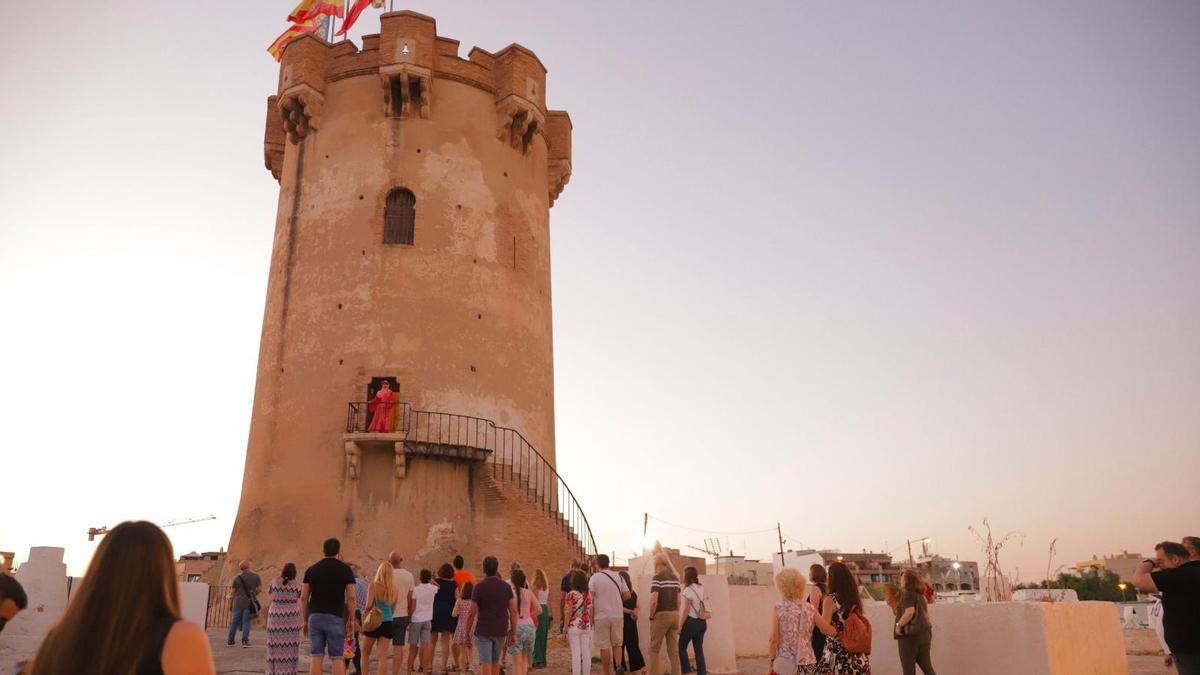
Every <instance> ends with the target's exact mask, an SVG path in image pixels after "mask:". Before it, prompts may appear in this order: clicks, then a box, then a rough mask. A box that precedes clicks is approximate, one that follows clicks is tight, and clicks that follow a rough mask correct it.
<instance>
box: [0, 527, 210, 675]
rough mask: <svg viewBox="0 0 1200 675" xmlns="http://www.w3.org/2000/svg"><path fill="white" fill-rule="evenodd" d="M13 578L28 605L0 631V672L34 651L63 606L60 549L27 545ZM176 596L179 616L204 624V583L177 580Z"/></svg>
mask: <svg viewBox="0 0 1200 675" xmlns="http://www.w3.org/2000/svg"><path fill="white" fill-rule="evenodd" d="M16 578H17V581H19V582H20V583H21V586H22V587H23V588H24V589H25V594H26V595H27V596H29V606H28V607H27V608H26V609H25V610H24V611H22V612H21V613H19V614H17V616H16V618H15V619H13V620H12V621H10V622H9V623H8V625H7V626H5V628H4V632H3V633H0V673H3V674H4V675H8V673H11V672H13V671H14V670H15V668H16V664H18V663H20V662H21V661H25V660H28V659H31V658H33V656H34V655H35V654H37V650H38V647H39V646H40V645H41V643H42V640H43V639H44V638H45V637H46V633H48V632H49V631H50V628H51V627H53V626H54V624H55V623H56V622H57V621H58V619H59V617H61V616H62V614H63V610H65V609H66V607H67V599H68V598H67V589H68V579H67V566H66V565H65V564H63V549H61V548H56V547H51V546H35V547H33V548H31V549H29V559H28V560H27V561H25V563H24V564H22V565H21V566H20V567H19V568H18V569H17V573H16ZM79 581H80V580H79V579H74V580H72V582H71V583H72V585H73V586H75V587H76V588H77V587H78V584H79ZM179 600H180V603H181V604H182V611H183V618H185V619H187V620H188V621H194V622H195V623H197V624H199V625H200V626H204V615H205V613H206V612H207V611H208V584H204V583H181V584H179Z"/></svg>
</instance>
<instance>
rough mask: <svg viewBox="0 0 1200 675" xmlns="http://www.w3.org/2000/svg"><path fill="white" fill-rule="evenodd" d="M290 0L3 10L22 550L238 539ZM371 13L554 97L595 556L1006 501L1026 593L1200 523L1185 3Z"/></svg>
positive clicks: (935, 536) (8, 351)
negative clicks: (412, 16) (447, 42)
mask: <svg viewBox="0 0 1200 675" xmlns="http://www.w3.org/2000/svg"><path fill="white" fill-rule="evenodd" d="M101 4H102V5H103V9H99V7H101ZM293 4H294V2H293V1H292V0H264V1H261V2H243V3H237V4H236V5H232V4H228V3H204V6H205V7H206V8H209V7H211V9H210V10H208V11H206V12H197V9H196V8H197V5H196V4H195V3H176V2H144V3H91V2H88V3H85V2H63V3H23V4H22V6H21V7H20V8H19V11H18V10H17V9H9V10H7V11H6V12H5V17H6V19H5V23H6V31H5V33H6V35H5V38H4V40H3V42H0V54H2V58H0V92H3V93H2V94H0V205H2V208H0V326H3V328H2V329H0V458H2V459H0V477H2V481H3V487H2V488H0V495H2V496H3V497H2V501H3V506H2V507H0V508H2V510H0V550H15V551H17V552H18V560H24V559H25V557H26V554H27V551H28V547H30V546H34V545H55V546H65V547H66V548H67V559H68V564H69V565H70V568H71V571H72V572H74V573H80V572H82V571H83V569H84V567H85V566H86V563H87V561H88V559H89V558H90V555H91V552H92V550H93V546H94V544H89V543H88V542H87V541H86V531H87V528H88V527H92V526H99V525H106V524H107V525H112V524H115V523H116V522H119V521H120V520H123V519H127V518H148V519H151V520H155V521H157V522H160V523H165V522H167V521H169V520H172V519H183V518H193V517H198V516H207V515H210V514H211V515H214V516H216V519H215V520H212V521H207V522H204V523H199V524H193V525H184V526H179V527H176V528H172V529H169V530H167V531H168V533H169V534H170V535H171V537H172V539H173V541H174V543H175V546H176V549H177V552H178V553H183V552H186V551H188V550H193V549H195V550H201V549H216V548H218V547H220V546H225V545H226V544H227V543H228V538H229V532H230V529H231V527H232V524H233V517H234V515H235V513H236V510H237V503H238V498H239V494H240V490H241V477H242V469H243V462H244V459H245V450H246V439H247V432H248V428H249V420H250V410H251V399H252V395H253V388H254V376H255V366H256V363H257V358H258V354H257V352H258V342H259V333H260V330H261V326H262V310H263V303H264V297H265V287H266V279H267V269H268V263H269V259H270V253H271V238H272V230H273V227H274V223H275V208H276V198H277V195H278V185H277V183H276V181H275V180H274V179H273V178H272V177H271V175H270V173H269V172H267V171H266V170H265V169H264V167H263V158H262V152H263V150H262V138H263V118H264V111H265V108H266V104H265V100H266V97H267V96H268V95H269V94H271V93H274V90H275V87H276V82H277V76H278V70H277V68H278V66H277V64H276V63H275V62H274V61H273V60H272V59H271V58H270V56H268V55H267V53H266V51H265V48H266V46H267V45H268V44H269V43H270V42H271V41H272V40H273V39H274V37H275V36H276V35H277V34H278V33H279V32H280V31H282V30H283V29H284V28H285V27H286V26H285V23H284V17H285V16H286V14H287V13H288V11H289V10H290V9H291V7H292V5H293ZM396 7H397V9H400V8H402V7H403V8H408V9H414V10H416V11H419V12H422V13H426V14H429V15H431V16H433V17H435V18H436V19H437V22H438V32H439V34H441V35H444V36H447V37H451V38H455V39H458V40H461V42H462V48H461V52H460V54H461V55H463V56H465V55H466V53H467V51H468V50H469V49H470V48H471V46H472V45H478V46H480V47H482V48H484V49H488V50H491V51H496V50H498V49H500V48H502V47H504V46H505V45H507V44H509V43H510V42H514V41H516V42H520V43H521V44H523V45H525V46H527V47H529V48H530V49H532V50H534V51H535V52H536V53H537V55H538V56H539V58H540V59H541V60H542V62H543V63H545V64H546V66H547V68H548V70H549V75H548V79H547V91H546V93H547V101H548V104H549V106H550V107H553V108H563V109H566V110H569V111H570V114H571V118H572V121H573V123H574V142H573V146H574V173H573V176H572V178H571V182H570V185H569V186H568V187H567V189H566V190H565V192H564V193H563V195H562V196H561V198H560V199H559V200H558V202H557V203H556V205H555V207H554V209H553V210H552V211H551V222H552V246H553V253H552V256H553V264H552V269H553V295H554V303H555V304H554V338H555V342H554V352H555V368H556V372H555V380H556V384H555V386H556V396H557V408H556V410H557V449H558V459H559V470H560V472H561V473H562V474H563V475H564V476H565V477H566V478H567V480H568V482H569V483H570V485H571V487H572V489H573V490H574V491H575V492H576V494H577V495H578V497H579V499H580V502H581V503H582V504H583V507H584V509H585V510H586V512H587V514H588V517H589V519H590V520H591V522H592V525H593V528H594V531H595V535H596V539H597V541H598V543H599V545H600V548H601V549H602V550H605V551H609V552H615V553H616V555H617V556H618V558H626V557H628V556H630V555H631V554H632V553H633V552H634V551H635V550H639V549H640V546H641V527H642V516H643V513H649V514H651V516H653V517H654V518H656V520H653V521H652V522H651V534H652V535H653V536H657V537H659V538H661V539H662V540H663V543H665V544H667V545H670V546H675V547H681V548H686V547H687V546H689V545H697V546H698V545H701V544H702V540H703V539H704V537H705V536H712V535H711V534H710V535H706V534H705V533H704V532H693V531H689V530H684V529H681V528H680V527H677V526H676V525H668V524H666V523H674V524H677V525H682V526H686V527H688V528H692V529H694V530H707V531H714V532H729V533H739V534H734V535H729V536H728V537H726V536H722V538H721V539H722V543H723V545H726V546H729V547H732V548H733V549H734V550H735V551H736V552H737V553H743V552H744V553H748V554H749V555H751V556H762V557H765V556H767V555H769V553H770V551H771V550H772V549H773V548H774V547H775V546H776V545H777V544H776V543H775V540H774V535H773V534H771V533H769V532H764V530H767V529H769V528H774V527H775V524H776V523H777V522H778V523H781V527H782V530H783V532H784V533H785V535H786V536H787V538H788V540H789V541H788V544H787V545H788V546H789V547H800V546H801V545H807V546H812V547H818V548H841V549H843V550H848V551H857V550H861V549H864V548H865V549H872V550H891V551H894V552H895V553H896V554H897V555H898V556H900V555H904V542H905V540H906V539H914V538H921V537H930V538H932V548H933V550H935V551H937V552H938V553H941V554H942V555H946V556H949V557H954V556H959V557H961V558H962V559H976V560H981V559H982V555H981V554H980V551H979V547H978V546H977V545H976V543H975V541H974V539H973V538H972V536H971V534H970V533H969V532H968V530H967V528H968V526H969V525H975V526H977V527H978V526H979V524H980V522H981V521H982V520H983V518H984V517H989V518H990V519H991V522H992V524H993V526H994V528H995V529H996V530H997V532H1001V533H1002V532H1006V531H1010V530H1012V531H1019V532H1020V533H1022V534H1023V539H1021V540H1018V541H1015V542H1014V543H1012V544H1011V545H1010V547H1009V548H1007V549H1006V550H1005V552H1004V554H1003V555H1002V563H1003V565H1004V567H1005V570H1006V572H1008V573H1010V574H1015V575H1019V577H1020V578H1021V579H1022V580H1031V579H1038V578H1041V577H1042V576H1044V575H1045V573H1046V569H1047V567H1048V563H1049V566H1050V567H1051V568H1052V569H1053V568H1057V567H1058V566H1060V565H1068V566H1069V565H1071V564H1073V563H1075V562H1077V561H1079V560H1082V559H1086V558H1089V557H1091V555H1092V554H1101V555H1103V554H1106V553H1111V552H1119V551H1121V550H1123V549H1128V550H1130V551H1137V552H1141V553H1143V554H1146V553H1150V552H1151V549H1152V547H1153V544H1154V543H1155V542H1157V541H1159V540H1163V539H1178V538H1180V537H1181V536H1183V535H1188V534H1192V535H1200V490H1198V489H1197V476H1200V4H1197V3H1194V2H1186V1H1167V0H1164V1H1160V2H1148V3H1131V2H1103V1H1101V2H1096V1H1092V0H1089V1H1086V2H1083V1H1080V2H1060V3H1044V2H1032V1H1030V2H1025V1H1018V2H1003V3H995V2H993V3H941V2H938V3H934V2H929V3H894V2H863V3H816V2H795V1H786V2H766V1H763V2H755V3H708V2H684V1H682V0H670V1H663V2H603V3H583V2H548V1H540V2H533V1H513V2H482V1H470V2H464V1H460V2H424V1H413V2H409V3H403V4H401V3H397V5H396ZM217 9H220V10H221V11H216V10H217ZM378 25H379V20H378V12H377V11H375V10H368V11H367V12H366V13H365V14H364V16H363V18H362V19H361V20H360V24H359V30H356V31H354V38H355V39H357V38H358V36H359V35H361V34H362V33H364V32H375V31H376V30H377V29H378ZM339 414H340V412H339ZM740 533H749V534H740ZM1053 538H1058V554H1057V556H1056V558H1055V559H1054V561H1053V562H1051V561H1048V559H1047V549H1048V546H1049V543H1050V540H1051V539H1053ZM314 546H315V544H314ZM314 555H315V550H314Z"/></svg>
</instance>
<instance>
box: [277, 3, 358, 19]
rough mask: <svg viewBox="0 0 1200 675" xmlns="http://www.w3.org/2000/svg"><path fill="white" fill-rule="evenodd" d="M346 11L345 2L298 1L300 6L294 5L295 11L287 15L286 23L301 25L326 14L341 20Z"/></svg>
mask: <svg viewBox="0 0 1200 675" xmlns="http://www.w3.org/2000/svg"><path fill="white" fill-rule="evenodd" d="M345 9H346V0H300V4H298V5H296V9H293V10H292V13H291V14H289V15H288V21H291V22H292V23H296V24H303V23H307V22H309V21H312V20H313V19H315V18H317V17H318V16H321V15H322V14H328V15H330V16H336V17H337V18H339V19H340V18H342V15H343V12H345Z"/></svg>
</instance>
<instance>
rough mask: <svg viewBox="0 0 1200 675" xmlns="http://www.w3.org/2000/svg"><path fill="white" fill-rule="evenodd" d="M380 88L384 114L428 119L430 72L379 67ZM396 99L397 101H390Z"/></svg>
mask: <svg viewBox="0 0 1200 675" xmlns="http://www.w3.org/2000/svg"><path fill="white" fill-rule="evenodd" d="M379 80H380V83H381V84H382V85H383V114H384V115H385V116H388V117H399V118H400V119H407V118H409V117H419V118H421V119H429V102H430V100H431V98H432V94H431V92H432V89H433V71H432V70H430V69H429V68H423V67H421V66H417V65H414V64H411V63H394V64H391V65H387V66H380V67H379ZM395 96H398V97H399V99H400V100H399V101H394V100H392V99H393V98H394V97H395Z"/></svg>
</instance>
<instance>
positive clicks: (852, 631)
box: [839, 607, 871, 654]
mask: <svg viewBox="0 0 1200 675" xmlns="http://www.w3.org/2000/svg"><path fill="white" fill-rule="evenodd" d="M839 637H840V638H841V640H842V646H843V647H845V648H846V651H848V652H850V653H851V654H870V653H871V622H870V621H868V620H867V617H866V616H865V615H864V614H863V613H862V608H861V607H856V608H855V609H854V610H853V611H851V612H850V613H849V614H847V615H846V627H845V628H843V629H842V633H841V635H840V636H839Z"/></svg>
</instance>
